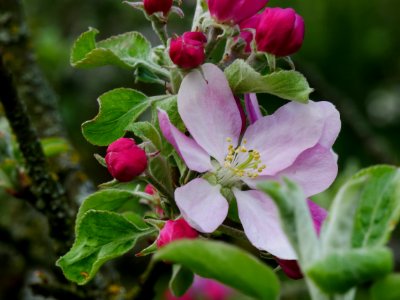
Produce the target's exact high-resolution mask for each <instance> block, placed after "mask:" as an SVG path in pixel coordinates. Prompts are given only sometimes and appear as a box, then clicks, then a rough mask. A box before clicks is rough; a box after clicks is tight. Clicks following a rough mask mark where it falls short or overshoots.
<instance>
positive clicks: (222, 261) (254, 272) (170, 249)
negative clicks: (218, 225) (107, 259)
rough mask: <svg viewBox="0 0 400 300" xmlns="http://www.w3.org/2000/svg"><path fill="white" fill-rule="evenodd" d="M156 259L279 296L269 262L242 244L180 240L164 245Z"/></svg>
mask: <svg viewBox="0 0 400 300" xmlns="http://www.w3.org/2000/svg"><path fill="white" fill-rule="evenodd" d="M154 259H156V260H166V261H169V262H173V263H177V264H180V265H182V266H184V267H186V268H188V269H190V270H191V271H193V272H194V273H196V274H199V275H200V276H202V277H206V278H212V279H215V280H218V281H220V282H222V283H224V284H226V285H228V286H231V287H233V288H235V289H237V290H239V291H241V292H243V293H244V294H247V295H249V296H252V297H254V298H256V299H260V300H273V299H277V298H278V296H279V281H278V279H277V277H276V275H275V274H274V272H273V271H272V270H271V269H270V268H269V267H268V266H266V265H265V264H263V263H262V262H261V261H259V260H258V259H256V258H255V257H253V256H251V255H250V254H248V253H246V252H245V251H243V250H241V249H240V248H237V247H234V246H231V245H227V244H225V243H222V242H215V241H205V240H200V239H197V240H181V241H176V242H174V243H171V244H169V245H167V246H165V247H163V248H162V249H160V250H159V251H158V252H157V253H156V254H155V255H154Z"/></svg>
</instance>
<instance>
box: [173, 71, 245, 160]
mask: <svg viewBox="0 0 400 300" xmlns="http://www.w3.org/2000/svg"><path fill="white" fill-rule="evenodd" d="M202 70H203V74H201V72H200V71H199V70H193V71H191V72H190V73H189V74H188V75H186V76H185V78H184V79H183V81H182V84H181V87H180V89H179V93H178V111H179V114H180V116H181V117H182V120H183V122H184V123H185V125H186V128H187V129H188V130H189V132H190V134H191V135H192V137H193V138H194V139H195V141H196V142H197V143H198V144H199V145H200V146H201V147H202V148H203V149H204V150H206V151H207V152H208V154H210V155H211V156H213V157H214V158H215V159H217V160H218V161H219V162H220V163H222V162H223V160H224V158H225V156H226V154H227V152H228V142H227V141H226V139H227V138H228V137H229V138H231V139H232V143H233V145H234V146H236V145H237V142H238V138H239V135H240V130H241V127H242V121H241V117H240V112H239V109H238V107H237V105H236V102H235V98H234V97H233V94H232V91H231V89H230V88H229V84H228V81H227V80H226V78H225V75H224V72H222V71H221V70H220V69H219V68H218V67H217V66H215V65H213V64H205V65H203V66H202ZM203 75H204V76H203Z"/></svg>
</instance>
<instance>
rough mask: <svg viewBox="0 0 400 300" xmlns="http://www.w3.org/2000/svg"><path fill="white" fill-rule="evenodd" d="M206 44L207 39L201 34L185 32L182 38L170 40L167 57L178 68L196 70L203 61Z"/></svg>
mask: <svg viewBox="0 0 400 300" xmlns="http://www.w3.org/2000/svg"><path fill="white" fill-rule="evenodd" d="M206 42H207V38H206V36H205V35H204V34H203V33H202V32H185V33H184V34H183V35H182V36H180V37H177V38H174V39H172V40H171V44H170V47H169V56H170V58H171V60H172V62H173V63H174V64H175V65H177V66H178V67H180V68H183V69H191V68H196V67H198V66H200V65H201V64H202V63H203V62H204V60H205V53H204V44H205V43H206Z"/></svg>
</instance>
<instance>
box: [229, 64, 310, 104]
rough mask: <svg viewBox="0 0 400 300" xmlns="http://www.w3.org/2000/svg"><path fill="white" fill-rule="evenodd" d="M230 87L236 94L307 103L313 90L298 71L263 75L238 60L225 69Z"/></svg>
mask: <svg viewBox="0 0 400 300" xmlns="http://www.w3.org/2000/svg"><path fill="white" fill-rule="evenodd" d="M225 75H226V77H227V79H228V82H229V85H230V87H231V89H232V90H233V92H234V93H235V94H243V93H268V94H272V95H275V96H278V97H280V98H283V99H286V100H293V101H297V102H302V103H306V102H307V101H308V99H309V96H310V94H311V93H312V92H313V89H312V88H310V86H309V85H308V82H307V80H306V78H305V77H304V76H303V75H302V74H301V73H299V72H297V71H293V70H291V71H284V70H281V71H276V72H273V73H271V74H267V75H261V74H260V73H258V72H256V71H255V70H254V69H253V68H252V67H250V66H249V65H248V64H247V63H246V62H245V61H244V60H241V59H238V60H236V61H235V62H234V63H232V64H231V65H230V66H229V67H227V68H226V69H225Z"/></svg>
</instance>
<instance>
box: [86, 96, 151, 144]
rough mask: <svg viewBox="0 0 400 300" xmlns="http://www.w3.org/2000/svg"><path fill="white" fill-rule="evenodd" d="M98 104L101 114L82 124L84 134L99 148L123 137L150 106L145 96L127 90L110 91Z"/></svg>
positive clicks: (100, 98)
mask: <svg viewBox="0 0 400 300" xmlns="http://www.w3.org/2000/svg"><path fill="white" fill-rule="evenodd" d="M98 102H99V107H100V108H99V114H98V115H97V116H96V117H95V118H94V119H93V120H90V121H86V122H85V123H83V124H82V132H83V135H84V137H85V138H86V139H87V140H88V141H89V142H90V143H92V144H94V145H99V146H106V145H108V144H110V143H112V142H113V141H115V140H116V139H118V138H120V137H122V136H123V135H124V133H125V130H126V128H127V126H128V125H129V124H131V123H132V122H133V121H135V120H136V119H137V118H138V117H139V116H140V115H141V114H142V113H143V112H144V111H145V110H146V109H147V108H148V107H149V106H150V101H148V98H147V97H146V96H145V95H144V94H142V93H140V92H138V91H135V90H132V89H126V88H119V89H115V90H112V91H109V92H107V93H105V94H103V95H101V96H100V97H99V100H98Z"/></svg>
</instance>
